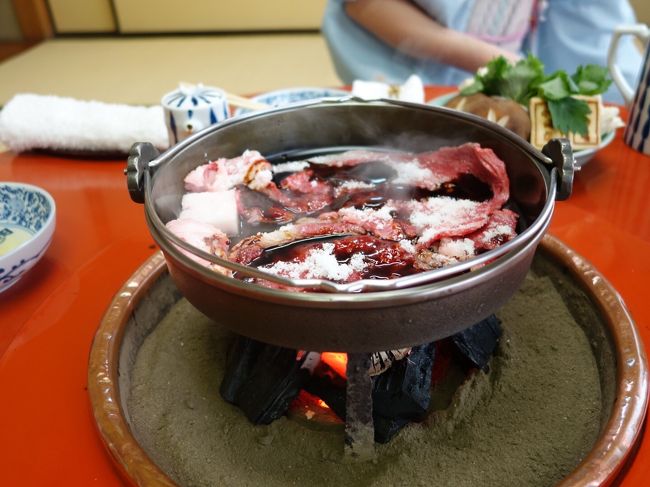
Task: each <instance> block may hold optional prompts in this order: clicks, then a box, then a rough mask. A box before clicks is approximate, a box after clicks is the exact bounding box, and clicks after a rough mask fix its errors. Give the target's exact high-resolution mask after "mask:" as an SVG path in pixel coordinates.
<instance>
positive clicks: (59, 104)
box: [0, 94, 169, 153]
mask: <svg viewBox="0 0 650 487" xmlns="http://www.w3.org/2000/svg"><path fill="white" fill-rule="evenodd" d="M0 142H2V143H4V144H5V145H6V146H7V147H9V149H11V150H12V151H14V152H22V151H27V150H33V149H48V150H60V151H74V152H80V153H83V152H89V153H92V152H98V153H102V152H109V153H113V152H118V153H128V151H129V149H130V148H131V145H132V144H133V143H134V142H151V143H152V144H153V145H154V146H156V147H157V148H158V149H161V150H164V149H166V148H167V147H168V146H169V141H168V139H167V128H166V127H165V119H164V115H163V109H162V107H160V106H152V107H144V106H130V105H119V104H109V103H103V102H99V101H81V100H76V99H74V98H63V97H58V96H50V95H34V94H19V95H16V96H14V97H13V98H12V99H11V100H9V102H8V103H7V104H6V105H5V107H4V108H3V109H2V111H0Z"/></svg>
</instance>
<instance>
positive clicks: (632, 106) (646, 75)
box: [607, 24, 650, 155]
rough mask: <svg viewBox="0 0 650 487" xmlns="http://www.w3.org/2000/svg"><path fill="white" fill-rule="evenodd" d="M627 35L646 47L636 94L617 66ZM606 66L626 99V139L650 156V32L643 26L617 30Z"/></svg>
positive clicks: (624, 27)
mask: <svg viewBox="0 0 650 487" xmlns="http://www.w3.org/2000/svg"><path fill="white" fill-rule="evenodd" d="M626 35H632V36H635V37H636V38H637V39H639V40H640V41H641V42H642V43H643V45H644V46H645V56H644V58H643V64H642V66H641V73H640V78H639V85H638V86H637V89H636V91H635V90H634V89H633V88H632V87H631V86H630V85H629V84H628V83H627V81H626V80H625V78H624V77H623V74H622V73H621V70H620V68H619V67H618V66H617V65H616V51H617V48H618V42H619V40H620V39H621V37H623V36H626ZM607 65H608V67H609V72H610V74H611V76H612V80H613V81H614V83H615V84H616V86H617V87H618V89H619V90H620V92H621V94H622V95H623V99H624V100H625V103H626V104H627V105H628V107H629V111H630V116H629V118H628V122H627V125H626V127H625V132H624V134H623V139H624V140H625V143H626V144H627V145H629V146H630V147H632V148H633V149H635V150H637V151H639V152H643V153H644V154H648V155H650V28H649V27H648V26H647V25H644V24H636V25H630V26H622V27H617V28H616V29H615V31H614V35H613V37H612V42H611V44H610V46H609V53H608V56H607Z"/></svg>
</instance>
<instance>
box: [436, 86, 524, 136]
mask: <svg viewBox="0 0 650 487" xmlns="http://www.w3.org/2000/svg"><path fill="white" fill-rule="evenodd" d="M446 106H447V107H449V108H454V109H455V110H459V111H461V112H467V113H472V114H474V115H478V116H479V117H482V118H485V119H487V120H490V121H492V122H496V123H498V124H499V125H501V126H503V127H505V128H507V129H510V130H512V131H513V132H514V133H516V134H517V135H519V136H520V137H522V138H524V139H526V140H529V138H530V116H529V115H528V112H527V111H526V109H525V108H524V107H522V106H521V105H520V104H519V103H517V102H516V101H514V100H510V99H508V98H501V97H492V96H487V95H484V94H483V93H476V94H474V95H468V96H463V95H456V96H454V97H453V98H452V99H451V100H449V101H448V102H447V104H446Z"/></svg>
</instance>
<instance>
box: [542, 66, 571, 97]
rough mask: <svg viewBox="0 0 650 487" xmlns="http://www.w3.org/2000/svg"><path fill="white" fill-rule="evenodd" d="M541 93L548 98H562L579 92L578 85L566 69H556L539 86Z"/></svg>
mask: <svg viewBox="0 0 650 487" xmlns="http://www.w3.org/2000/svg"><path fill="white" fill-rule="evenodd" d="M537 88H538V91H539V95H540V96H541V97H542V98H544V99H546V100H561V99H562V98H566V97H567V96H571V95H572V94H576V93H578V87H577V86H576V84H575V83H574V82H573V80H572V79H571V78H570V77H569V75H568V74H567V73H566V71H556V72H555V73H553V74H551V75H550V76H548V77H547V78H546V79H545V80H544V82H543V83H540V85H539V86H538V87H537Z"/></svg>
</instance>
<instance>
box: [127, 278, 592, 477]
mask: <svg viewBox="0 0 650 487" xmlns="http://www.w3.org/2000/svg"><path fill="white" fill-rule="evenodd" d="M574 313H575V310H574ZM498 316H499V318H500V319H501V320H502V321H503V327H504V334H503V337H502V340H501V343H500V346H499V349H498V351H497V353H496V355H495V357H494V358H493V360H492V364H491V371H490V373H489V374H485V373H483V372H479V373H477V374H476V375H475V376H474V377H473V379H472V380H470V381H468V383H466V384H465V385H464V386H463V387H462V388H461V389H460V390H459V392H458V394H457V397H456V398H455V400H454V403H453V404H452V406H451V407H450V408H448V409H447V410H446V411H443V412H435V413H433V414H432V415H431V416H430V417H429V419H428V420H427V421H426V422H425V423H422V424H418V425H412V426H409V427H408V428H407V429H405V430H403V431H402V432H401V433H400V434H399V435H398V436H397V437H396V438H395V439H393V440H392V441H391V442H390V443H389V444H387V445H380V446H378V458H377V460H376V461H375V462H374V463H372V462H371V463H360V464H354V463H352V464H351V463H346V462H342V461H341V459H342V441H343V439H342V431H341V430H340V429H332V428H329V429H325V430H315V429H309V428H306V427H305V426H304V425H302V424H301V423H300V422H297V421H294V420H289V419H286V418H283V419H281V420H278V421H276V422H274V423H273V424H271V425H269V426H252V425H251V424H250V423H249V422H248V421H247V420H246V418H245V417H244V416H243V414H242V413H241V412H240V411H239V410H238V409H236V408H235V407H233V406H231V405H229V404H227V403H225V402H224V401H222V399H221V397H220V396H219V393H218V389H219V384H220V381H221V376H222V373H223V366H224V362H225V356H226V350H227V347H228V344H229V342H230V339H231V335H230V334H229V332H227V331H226V330H225V328H223V327H222V326H219V325H218V324H215V323H213V322H211V321H210V320H209V319H207V318H205V317H204V316H203V315H202V314H200V313H199V312H198V311H196V310H195V309H194V308H193V307H192V306H191V305H190V304H189V303H187V302H186V301H185V300H181V301H180V302H179V303H178V304H177V305H176V306H175V307H174V308H173V309H172V311H171V312H170V313H169V314H168V315H167V317H166V318H165V319H164V320H163V321H162V322H161V323H160V324H159V325H158V326H157V327H156V329H155V330H154V331H153V332H152V334H151V335H149V337H148V338H147V339H146V340H145V342H144V344H143V346H142V348H141V349H140V351H139V353H138V356H137V359H136V363H135V366H134V370H133V376H132V389H131V396H130V400H129V412H130V415H131V418H132V423H133V425H134V430H135V433H136V436H137V437H138V439H139V441H140V442H141V444H142V445H143V446H144V448H145V449H146V450H147V452H148V453H149V454H150V456H151V457H152V459H153V460H154V461H155V462H156V463H157V464H158V465H159V466H160V467H161V468H162V469H163V470H164V471H165V472H167V473H168V475H169V476H170V477H172V478H173V479H174V480H175V481H176V482H177V483H178V484H179V485H181V486H264V487H273V486H291V485H309V486H330V485H331V486H338V487H341V486H401V485H404V486H407V485H408V486H418V485H437V486H458V487H462V486H481V487H488V486H495V487H496V486H499V487H506V486H517V487H522V486H550V485H553V484H555V483H556V482H557V481H558V480H560V479H561V478H562V477H564V476H565V475H566V474H567V473H568V472H570V471H571V470H572V469H573V468H574V467H575V466H576V465H577V464H578V463H579V461H580V459H581V458H583V457H584V455H585V454H586V453H587V452H588V451H589V450H590V449H591V447H592V445H593V443H594V442H595V440H596V438H597V435H598V433H599V428H600V424H601V415H602V400H601V386H600V382H599V373H598V369H597V366H596V362H595V359H594V355H593V353H592V351H591V348H590V344H589V340H588V339H587V337H586V335H585V334H584V332H583V330H582V328H580V326H578V325H577V324H576V321H575V320H574V317H573V316H572V314H571V313H570V311H569V310H568V309H567V307H566V306H565V304H564V302H563V300H562V298H561V296H560V295H559V294H558V292H557V290H556V289H555V287H554V285H553V283H552V282H551V280H550V279H549V278H548V277H542V276H536V275H533V274H532V273H531V274H529V276H528V277H527V278H526V281H525V283H524V285H523V287H522V289H521V290H520V291H519V292H518V293H517V294H516V295H515V296H514V298H513V299H512V300H511V301H510V302H509V303H508V304H507V305H506V306H505V307H504V308H502V309H501V310H500V312H499V313H498Z"/></svg>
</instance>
